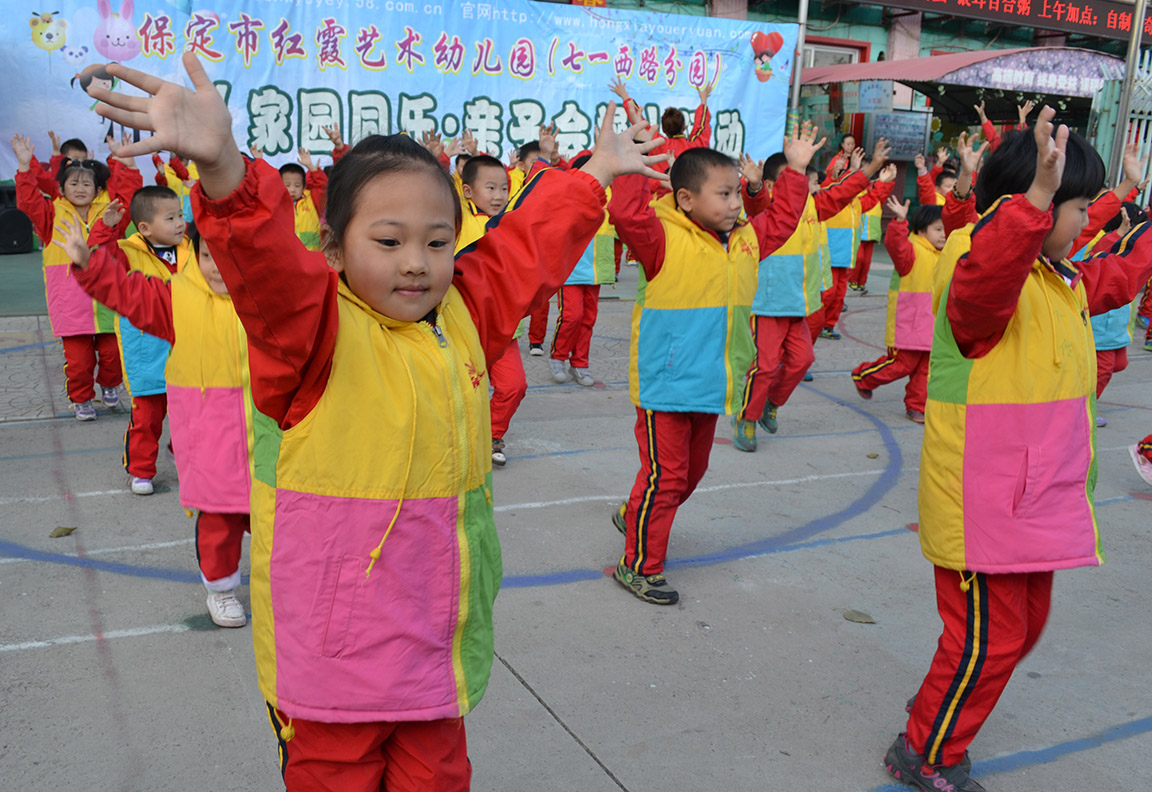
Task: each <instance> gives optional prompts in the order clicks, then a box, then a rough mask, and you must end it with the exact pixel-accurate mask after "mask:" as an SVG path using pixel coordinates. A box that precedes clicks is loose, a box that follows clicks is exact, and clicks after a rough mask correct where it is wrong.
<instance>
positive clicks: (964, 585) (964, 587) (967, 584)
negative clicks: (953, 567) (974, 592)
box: [960, 570, 976, 594]
mask: <svg viewBox="0 0 1152 792" xmlns="http://www.w3.org/2000/svg"><path fill="white" fill-rule="evenodd" d="M975 579H976V573H975V572H973V573H972V575H971V576H970V577H969V578H968V579H967V580H965V578H964V572H963V570H961V571H960V590H961V591H963V592H964V593H965V594H967V593H968V589H970V588H972V581H974V580H975Z"/></svg>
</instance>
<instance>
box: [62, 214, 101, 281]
mask: <svg viewBox="0 0 1152 792" xmlns="http://www.w3.org/2000/svg"><path fill="white" fill-rule="evenodd" d="M60 225H61V226H62V230H63V232H64V233H63V237H64V238H63V239H53V240H52V244H53V245H57V246H59V247H61V248H63V249H64V252H65V253H67V254H68V259H69V261H71V262H72V263H73V264H75V265H76V266H78V267H79V268H80V269H83V270H86V269H88V259H89V257H90V256H91V255H92V251H90V250H89V249H88V240H87V239H85V238H84V229H83V227H82V226H81V225H80V223H79V222H77V221H73V220H72V218H70V217H68V216H67V215H65V216H64V217H62V218H61V219H60Z"/></svg>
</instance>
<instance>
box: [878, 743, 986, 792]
mask: <svg viewBox="0 0 1152 792" xmlns="http://www.w3.org/2000/svg"><path fill="white" fill-rule="evenodd" d="M963 765H964V763H963V762H961V763H960V764H954V765H950V766H945V765H930V764H928V761H927V760H926V759H925V758H924V757H923V756H921V755H920V754H918V753H914V752H913V751H912V749H911V748H909V747H908V739H907V737H906V736H905V735H903V734H901V735H900V736H898V737H897V738H896V742H894V743H892V747H891V748H889V749H888V753H887V754H886V755H885V756H884V766H885V767H887V768H888V772H889V773H890V774H891V775H892V777H893V778H895V779H896V780H897V781H903V782H904V783H905V784H907V785H908V786H912V787H916V788H917V789H922V790H925V792H986V790H985V789H984V787H983V786H981V785H980V784H979V783H978V782H977V781H975V780H974V779H973V778H972V776H970V775H968V771H967V770H966V769H964V767H963Z"/></svg>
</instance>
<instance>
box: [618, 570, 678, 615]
mask: <svg viewBox="0 0 1152 792" xmlns="http://www.w3.org/2000/svg"><path fill="white" fill-rule="evenodd" d="M612 577H614V578H616V580H617V581H618V582H619V583H620V585H621V586H623V587H624V588H626V589H628V590H629V591H630V592H632V594H633V595H634V596H636V597H639V598H640V599H642V600H644V601H645V602H651V603H652V604H654V605H675V604H676V603H677V602H679V601H680V593H679V592H677V591H676V590H675V589H673V588H672V587H671V586H669V585H668V581H667V580H665V579H664V576H663V575H641V574H640V573H638V572H633V571H632V570H631V569H629V568H628V567H626V566H624V562H623V561H621V562H620V563H619V564H617V565H616V571H615V572H614V573H612Z"/></svg>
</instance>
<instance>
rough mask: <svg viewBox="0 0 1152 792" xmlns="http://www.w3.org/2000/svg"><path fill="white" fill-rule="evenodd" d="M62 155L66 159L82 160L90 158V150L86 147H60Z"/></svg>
mask: <svg viewBox="0 0 1152 792" xmlns="http://www.w3.org/2000/svg"><path fill="white" fill-rule="evenodd" d="M60 156H62V157H64V159H66V160H82V159H87V158H88V152H87V151H85V150H84V149H75V148H68V149H60Z"/></svg>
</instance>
